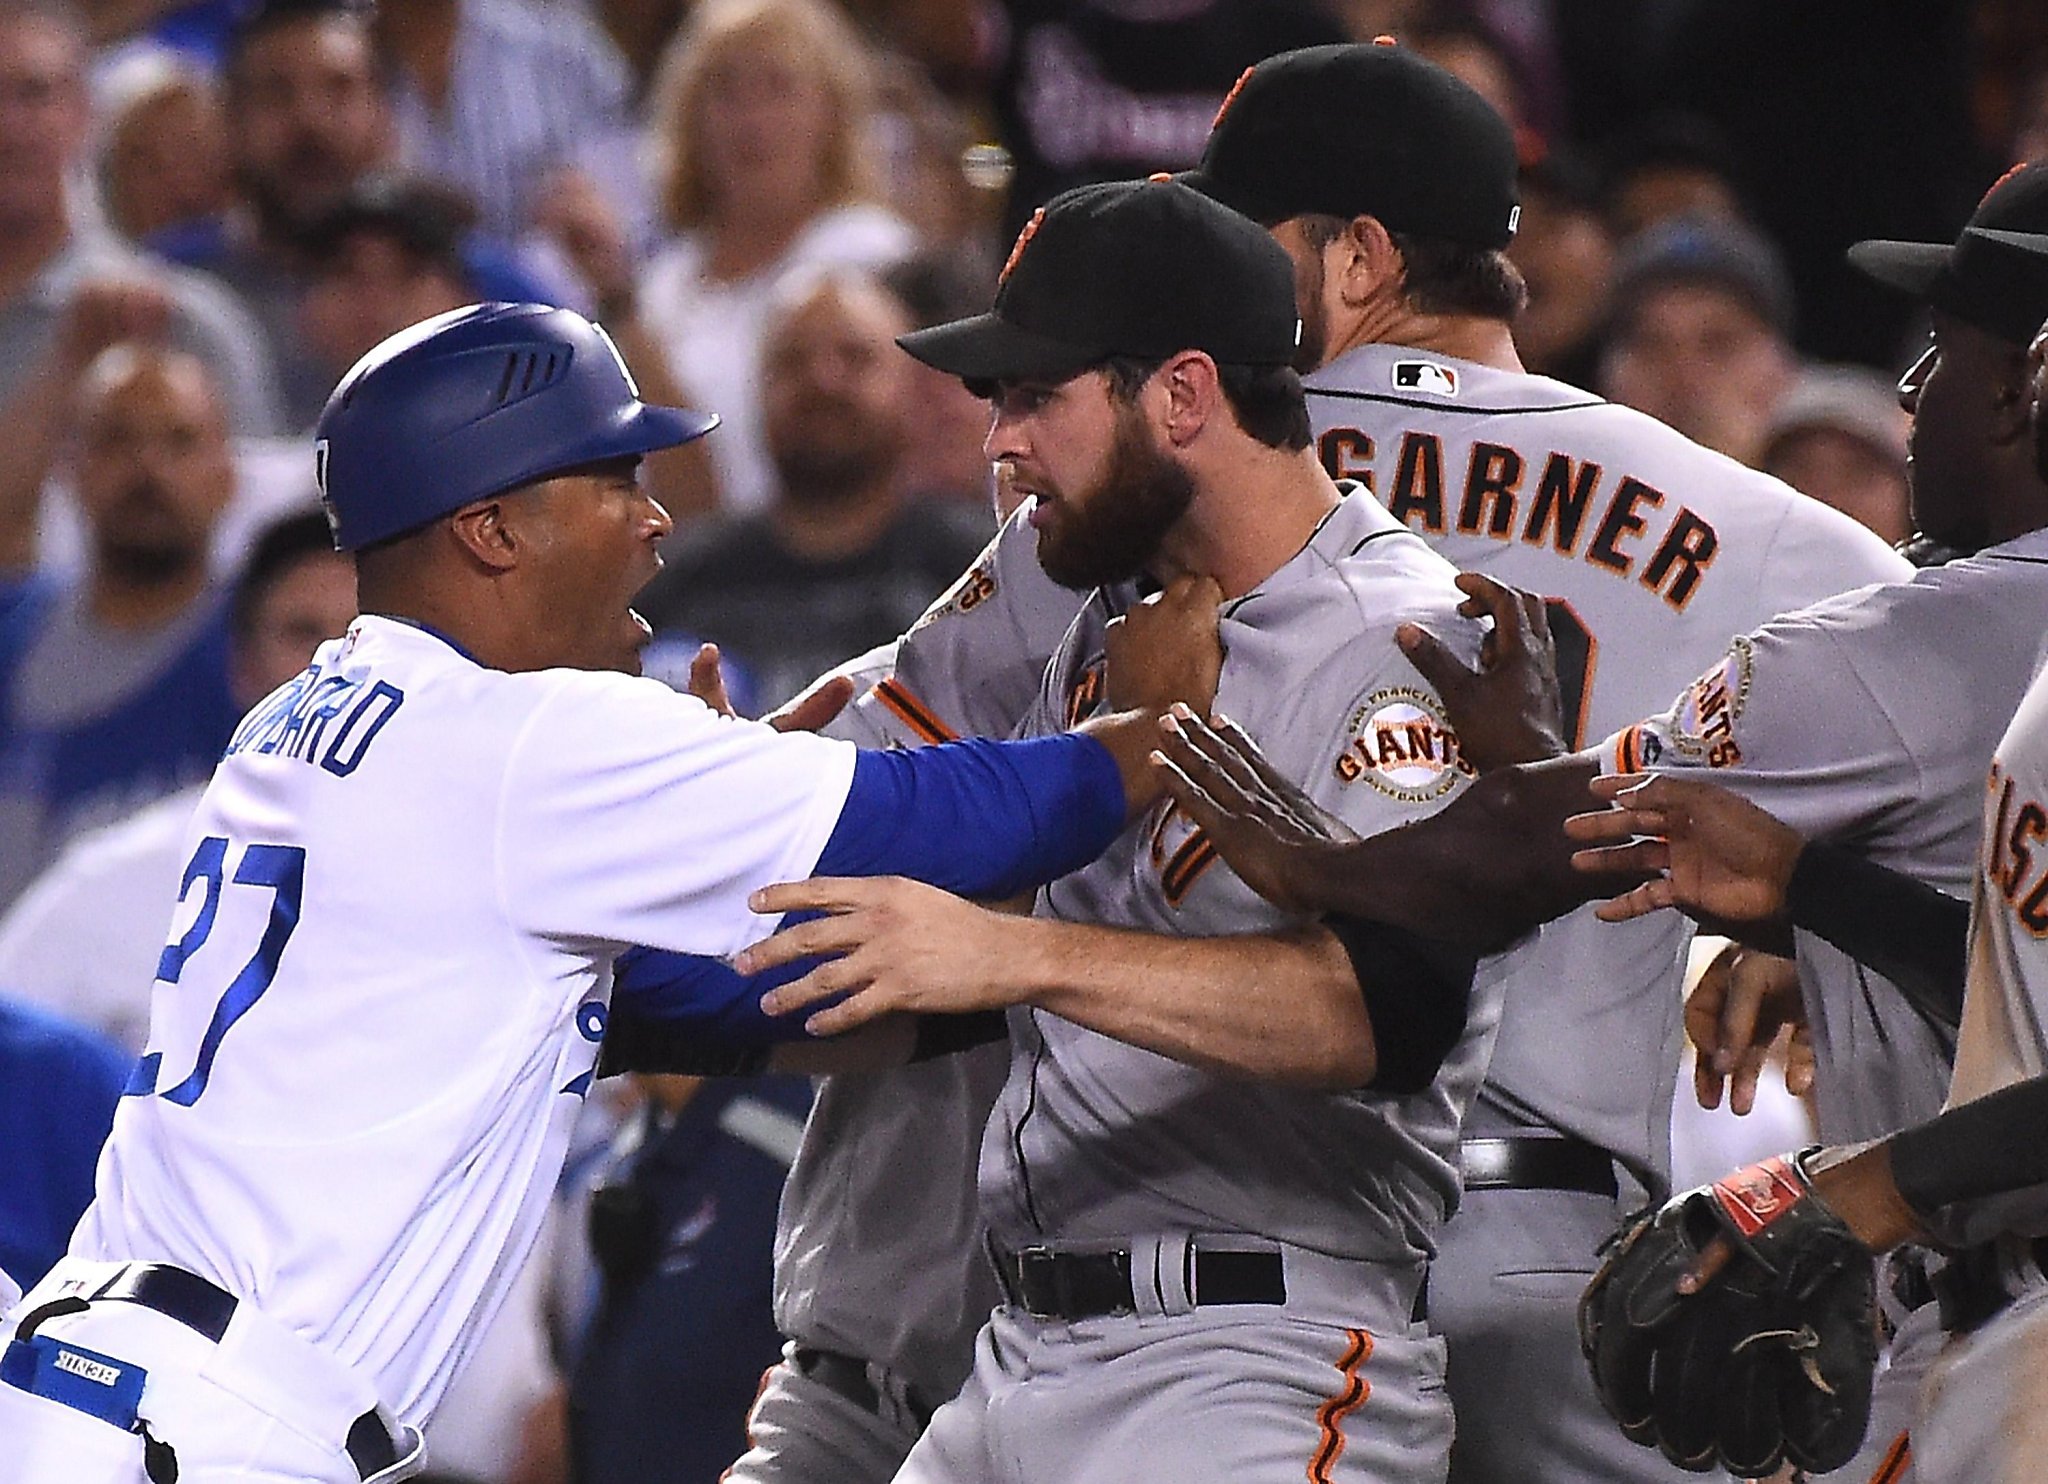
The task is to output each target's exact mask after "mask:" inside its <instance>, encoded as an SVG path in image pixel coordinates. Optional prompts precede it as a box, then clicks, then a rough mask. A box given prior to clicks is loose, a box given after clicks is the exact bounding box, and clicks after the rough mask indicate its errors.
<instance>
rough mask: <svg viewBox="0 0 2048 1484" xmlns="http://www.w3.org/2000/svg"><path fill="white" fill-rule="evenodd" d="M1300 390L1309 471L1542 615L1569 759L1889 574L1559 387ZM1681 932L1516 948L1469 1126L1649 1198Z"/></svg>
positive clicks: (1402, 354) (1837, 519)
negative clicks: (1524, 1129)
mask: <svg viewBox="0 0 2048 1484" xmlns="http://www.w3.org/2000/svg"><path fill="white" fill-rule="evenodd" d="M1307 386H1308V392H1309V399H1308V400H1309V415H1310V419H1311V421H1312V423H1313V424H1314V426H1315V428H1316V430H1317V434H1318V448H1319V451H1320V452H1321V454H1322V457H1323V461H1324V463H1325V465H1326V466H1327V467H1328V468H1329V469H1330V471H1331V472H1332V473H1333V474H1335V475H1338V476H1340V477H1351V478H1356V479H1359V480H1361V481H1363V482H1364V483H1365V484H1366V486H1367V487H1368V488H1369V489H1371V490H1372V492H1373V493H1374V494H1375V495H1376V496H1378V498H1379V499H1380V500H1381V502H1382V503H1384V504H1385V505H1386V507H1387V508H1388V510H1389V511H1390V512H1391V513H1392V514H1393V516H1394V517H1395V518H1396V519H1397V520H1399V521H1402V522H1403V523H1405V524H1406V525H1407V526H1408V527H1409V529H1411V530H1413V531H1414V532H1415V533H1416V534H1417V535H1419V536H1421V537H1422V538H1423V539H1424V540H1425V541H1427V542H1428V543H1429V544H1430V545H1431V546H1432V547H1434V548H1435V549H1436V550H1437V552H1438V553H1439V554H1440V555H1442V556H1443V557H1445V558H1446V559H1447V560H1448V561H1450V562H1451V563H1452V564H1453V565H1454V566H1456V567H1459V568H1460V569H1465V570H1472V571H1479V572H1484V573H1486V574H1487V575H1489V576H1491V577H1494V578H1497V579H1499V580H1500V581H1503V582H1508V583H1512V584H1514V585H1515V586H1517V587H1520V588H1524V589H1526V590H1528V591H1531V592H1535V593H1539V594H1542V595H1544V596H1545V597H1546V598H1547V599H1548V600H1549V602H1548V606H1549V610H1550V619H1551V632H1552V634H1553V635H1554V636H1555V638H1556V641H1557V657H1558V669H1559V680H1560V682H1561V685H1562V689H1563V693H1564V698H1565V702H1566V711H1567V721H1568V724H1569V731H1570V735H1569V738H1568V740H1569V741H1570V742H1571V743H1572V745H1574V746H1577V745H1581V744H1583V743H1585V742H1587V741H1589V740H1597V739H1599V738H1601V737H1604V736H1606V735H1608V733H1610V732H1612V731H1613V730H1614V729H1615V728H1617V727H1620V726H1624V725H1626V724H1627V723H1629V722H1631V721H1634V720H1636V719H1637V718H1639V717H1641V716H1643V715H1645V714H1647V713H1649V712H1651V711H1653V710H1655V709H1657V708H1658V707H1661V706H1663V705H1664V704H1666V702H1667V701H1668V700H1669V698H1670V696H1671V695H1672V693H1673V692H1674V690H1676V689H1677V688H1678V687H1681V686H1683V685H1684V684H1686V682H1687V681H1688V680H1690V679H1691V678H1692V677H1693V676H1695V675H1697V674H1698V673H1699V671H1700V670H1701V668H1702V667H1703V666H1705V665H1706V664H1708V663H1710V662H1711V660H1712V658H1713V657H1714V656H1715V655H1717V654H1719V653H1721V652H1722V650H1723V649H1725V648H1726V645H1727V641H1728V637H1729V636H1730V635H1731V634H1735V633H1739V632H1741V631H1743V630H1744V629H1748V628H1753V627H1754V626H1756V625H1757V624H1759V623H1761V622H1763V621H1764V620H1765V619H1766V618H1769V617H1770V616H1772V615H1773V614H1776V613H1778V612H1780V611H1782V610H1784V609H1786V608H1790V607H1796V606H1799V605H1800V604H1803V603H1808V602H1812V601H1813V600H1815V599H1817V598H1822V597H1826V596H1830V595H1832V594H1834V593H1838V592H1841V591H1843V590H1845V589H1848V588H1852V587H1857V586H1860V585H1862V584H1864V583H1868V582H1875V581H1881V580H1887V579H1891V578H1896V577H1902V576H1904V575H1906V574H1907V573H1908V572H1909V571H1910V569H1909V568H1908V567H1907V565H1906V563H1905V562H1904V561H1903V560H1902V559H1900V558H1899V557H1897V556H1895V555H1894V554H1893V553H1892V552H1890V551H1889V550H1887V549H1886V548H1885V546H1884V544H1883V543H1882V542H1881V541H1879V540H1878V539H1877V537H1875V536H1873V535H1872V534H1870V533H1869V532H1868V531H1866V530H1864V529H1863V528H1862V527H1861V526H1858V525H1856V524H1855V523H1854V522H1853V521H1850V520H1849V519H1848V518H1847V517H1845V516H1842V515H1840V514H1838V513H1837V512H1836V511H1834V510H1831V509H1829V508H1827V507H1826V506H1823V505H1821V504H1819V503H1818V502H1816V501H1812V500H1809V499H1807V498H1805V497H1804V496H1802V495H1800V494H1798V493H1797V492H1796V491H1794V490H1792V489H1790V488H1788V487H1787V486H1785V485H1783V484H1781V483H1779V482H1778V481H1777V480H1775V479H1771V478H1769V477H1768V476H1765V475H1762V474H1759V473H1757V472H1756V471H1754V470H1751V469H1747V468H1745V467H1743V466H1742V465H1740V464H1738V463H1736V462H1734V461H1733V460H1732V459H1728V458H1726V457H1724V456H1722V455H1720V454H1717V453H1714V452H1712V451H1711V450H1708V449H1705V448H1702V447H1700V446H1699V445H1698V444H1695V443H1693V442H1691V441H1690V440H1688V439H1686V438H1684V437H1683V436H1681V435H1680V434H1678V433H1676V432H1674V431H1673V430H1672V429H1670V428H1669V427H1666V426H1665V425H1664V424H1662V423H1660V422H1658V421H1656V420H1655V419H1653V418H1650V417H1647V416H1645V415H1643V414H1642V413H1639V412H1636V411H1633V410H1631V409H1629V408H1626V407H1620V406H1617V405H1614V404H1612V403H1609V402H1605V401H1602V400H1601V399H1600V398H1598V397H1595V396H1593V395H1591V394H1590V393H1587V392H1582V391H1579V390H1578V389H1576V388H1574V387H1570V386H1566V385H1565V384H1564V383H1562V382H1557V381H1552V380H1549V379H1547V378H1544V377H1538V376H1528V375H1523V374H1521V373H1517V372H1508V371H1501V370H1496V369H1494V368H1492V367H1487V366H1481V365H1475V364H1473V363H1471V362H1468V361H1460V360H1454V359H1451V358H1448V357H1445V356H1440V355H1436V354H1433V353H1430V352H1423V351H1417V350H1411V349H1407V348H1404V347H1400V346H1391V345H1371V346H1363V347H1360V348H1358V349H1356V350H1353V351H1350V352H1348V353H1346V354H1345V355H1343V356H1340V357H1338V358H1337V359H1336V360H1335V361H1332V362H1331V363H1330V364H1329V365H1328V366H1325V367H1324V368H1323V369H1322V370H1320V371H1318V372H1316V373H1315V374H1314V375H1312V376H1310V377H1309V378H1308V379H1307ZM1688 936H1689V930H1688V929H1687V928H1686V927H1685V925H1684V924H1683V923H1682V922H1679V921H1677V920H1675V914H1663V915H1661V916H1660V917H1657V918H1652V919H1649V920H1647V921H1645V922H1642V923H1634V924H1628V925H1626V926H1622V927H1616V926H1611V925H1608V924H1603V923H1600V922H1598V921H1596V920H1595V919H1594V918H1593V916H1592V913H1591V909H1590V908H1586V909H1582V910H1581V911H1579V912H1576V913H1573V914H1571V915H1569V916H1567V917H1564V918H1561V919H1559V920H1558V921H1556V922H1552V923H1549V924H1547V925H1545V927H1544V928H1543V929H1542V930H1541V931H1540V932H1539V933H1538V934H1537V935H1535V937H1534V938H1532V939H1530V940H1526V941H1524V942H1523V943H1522V944H1520V945H1518V946H1517V947H1516V949H1515V950H1514V951H1513V952H1512V953H1510V954H1509V955H1508V956H1507V959H1506V963H1507V974H1508V979H1507V986H1508V987H1507V992H1506V1002H1505V1004H1504V1006H1503V1009H1502V1014H1501V1030H1500V1037H1499V1040H1498V1042H1497V1044H1496V1046H1495V1048H1494V1055H1493V1063H1492V1066H1491V1068H1490V1069H1489V1071H1488V1073H1487V1080H1486V1086H1485V1087H1484V1089H1483V1090H1482V1091H1481V1094H1480V1106H1479V1107H1478V1108H1476V1109H1475V1110H1474V1115H1473V1121H1474V1124H1475V1126H1477V1127H1482V1128H1508V1129H1511V1128H1514V1127H1518V1126H1523V1125H1527V1124H1532V1123H1533V1124H1537V1125H1543V1126H1548V1127H1551V1128H1555V1129H1560V1130H1563V1131H1566V1132H1569V1133H1572V1134H1576V1135H1578V1136H1579V1137H1581V1138H1584V1139H1586V1140H1588V1141H1589V1142H1591V1143H1594V1144H1597V1145H1599V1146H1600V1147H1601V1148H1604V1149H1608V1150H1611V1151H1613V1152H1614V1153H1615V1154H1617V1155H1619V1156H1621V1158H1622V1159H1623V1160H1624V1161H1625V1162H1626V1163H1627V1165H1628V1166H1629V1167H1630V1169H1631V1170H1632V1171H1633V1172H1634V1173H1635V1174H1636V1176H1637V1178H1638V1179H1639V1180H1642V1181H1643V1182H1644V1183H1646V1184H1648V1185H1649V1186H1650V1187H1651V1188H1652V1189H1656V1188H1658V1187H1660V1186H1661V1185H1662V1184H1663V1183H1664V1180H1665V1177H1666V1170H1667V1167H1668V1163H1669V1150H1668V1139H1669V1118H1668V1113H1669V1108H1670V1100H1671V1091H1672V1083H1673V1080H1674V1078H1675V1077H1676V1066H1677V1060H1676V1058H1677V1039H1676V1038H1677V1035H1678V991H1677V982H1678V973H1679V969H1680V963H1681V955H1682V954H1683V951H1684V944H1685V941H1686V939H1687V937H1688ZM1592 1046H1597V1047H1599V1048H1600V1055H1599V1075H1598V1076H1589V1075H1588V1068H1587V1065H1586V1049H1587V1048H1588V1047H1592Z"/></svg>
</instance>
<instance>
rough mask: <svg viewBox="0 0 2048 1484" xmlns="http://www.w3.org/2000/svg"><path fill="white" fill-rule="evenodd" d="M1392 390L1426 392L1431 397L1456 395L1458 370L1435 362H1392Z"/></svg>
mask: <svg viewBox="0 0 2048 1484" xmlns="http://www.w3.org/2000/svg"><path fill="white" fill-rule="evenodd" d="M1394 390H1395V391H1397V392H1427V393H1429V394H1430V395H1431V396H1433V397H1455V396H1457V395H1458V368H1457V367H1455V366H1446V365H1443V364H1441V363H1439V362H1437V361H1396V362H1394Z"/></svg>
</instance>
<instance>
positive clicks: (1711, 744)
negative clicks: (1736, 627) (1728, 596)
mask: <svg viewBox="0 0 2048 1484" xmlns="http://www.w3.org/2000/svg"><path fill="white" fill-rule="evenodd" d="M1754 655H1755V651H1754V648H1753V647H1752V646H1751V644H1750V642H1749V640H1748V639H1746V638H1743V639H1737V640H1736V641H1735V642H1734V643H1733V644H1732V645H1730V646H1729V648H1728V654H1727V656H1726V657H1725V658H1724V659H1723V660H1722V661H1721V663H1720V664H1718V665H1716V666H1715V667H1714V668H1713V669H1711V670H1709V671H1707V673H1706V674H1704V675H1702V676H1701V677H1700V678H1699V679H1697V680H1695V681H1694V682H1693V683H1692V685H1691V686H1690V687H1688V688H1687V690H1686V693H1685V695H1684V697H1683V698H1682V699H1680V701H1679V703H1678V711H1677V713H1676V714H1675V715H1674V716H1673V717H1672V718H1671V735H1670V737H1669V739H1668V740H1669V742H1670V745H1671V750H1672V751H1673V752H1675V753H1677V754H1678V755H1679V756H1680V757H1682V758H1684V759H1685V760H1686V761H1687V762H1689V763H1691V764H1693V765H1694V766H1696V767H1697V766H1699V765H1700V764H1702V763H1704V764H1705V765H1706V766H1707V767H1709V768H1732V767H1734V766H1735V765H1736V764H1738V763H1740V762H1741V761H1742V748H1741V745H1740V744H1739V743H1738V742H1737V741H1736V737H1735V724H1736V722H1738V721H1740V720H1741V719H1742V711H1743V708H1744V707H1745V706H1747V705H1748V704H1749V684H1750V672H1751V667H1752V664H1753V660H1754Z"/></svg>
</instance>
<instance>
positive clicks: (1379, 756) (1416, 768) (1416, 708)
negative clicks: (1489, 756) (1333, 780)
mask: <svg viewBox="0 0 2048 1484" xmlns="http://www.w3.org/2000/svg"><path fill="white" fill-rule="evenodd" d="M1344 734H1345V736H1346V738H1347V739H1348V740H1347V741H1346V742H1345V744H1344V750H1343V751H1342V752H1340V753H1338V754H1337V761H1336V765H1335V770H1336V774H1337V777H1338V779H1339V780H1340V781H1342V782H1344V783H1368V784H1370V785H1372V787H1374V788H1376V789H1378V790H1379V791H1380V792H1381V793H1383V794H1386V795H1387V796H1388V797H1389V798H1395V799H1400V800H1403V801H1404V802H1407V803H1411V804H1420V803H1426V802H1427V801H1429V800H1431V799H1440V798H1442V797H1443V796H1444V795H1445V794H1447V793H1449V792H1450V791H1451V790H1452V789H1453V788H1455V787H1457V784H1458V780H1459V778H1460V777H1466V776H1470V775H1471V773H1472V771H1473V770H1472V767H1471V765H1470V764H1469V763H1467V762H1466V761H1465V759H1464V757H1463V756H1462V755H1461V754H1460V753H1459V751H1458V738H1457V734H1456V733H1454V732H1453V731H1452V730H1451V727H1450V721H1449V719H1448V718H1447V717H1446V716H1445V715H1444V708H1443V704H1442V703H1441V702H1440V701H1438V700H1437V698H1436V697H1435V696H1433V695H1431V694H1430V693H1429V692H1428V691H1424V690H1417V689H1415V688H1414V687H1413V686H1406V685H1403V686H1395V687H1393V688H1391V689H1388V690H1381V691H1374V692H1373V693H1372V694H1371V695H1369V696H1367V697H1366V698H1365V699H1364V700H1363V701H1361V702H1359V704H1358V708H1357V709H1356V710H1355V711H1353V712H1352V713H1351V720H1350V722H1349V723H1348V724H1347V725H1346V726H1345V728H1344Z"/></svg>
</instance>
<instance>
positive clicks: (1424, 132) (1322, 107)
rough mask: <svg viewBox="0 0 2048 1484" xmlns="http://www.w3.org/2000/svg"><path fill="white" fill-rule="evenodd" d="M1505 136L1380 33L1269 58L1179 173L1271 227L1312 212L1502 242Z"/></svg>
mask: <svg viewBox="0 0 2048 1484" xmlns="http://www.w3.org/2000/svg"><path fill="white" fill-rule="evenodd" d="M1516 168H1517V160H1516V152H1515V134H1514V130H1513V129H1511V128H1510V127H1509V126H1508V122H1507V120H1506V119H1504V118H1502V117H1501V116H1500V114H1499V113H1498V112H1496V111H1495V109H1494V107H1493V105H1492V104H1491V103H1488V102H1487V101H1486V100H1485V99H1484V98H1482V97H1480V96H1479V94H1478V93H1476V92H1474V91H1473V90H1472V89H1471V88H1470V87H1468V86H1466V85H1465V84H1464V83H1463V82H1460V81H1459V80H1458V79H1457V78H1456V77H1454V76H1452V75H1451V74H1450V73H1449V72H1447V71H1445V70H1444V69H1443V68H1441V67H1439V66H1437V65H1436V64H1435V63H1434V62H1427V61H1424V60H1423V59H1422V58H1421V57H1418V56H1416V55H1415V54H1414V53H1413V52H1411V51H1407V50H1405V49H1404V48H1402V47H1399V46H1395V45H1394V44H1393V43H1392V41H1391V40H1390V39H1386V38H1382V39H1381V40H1380V41H1377V42H1374V43H1372V44H1370V45H1365V44H1358V45H1347V46H1311V47H1305V48H1303V49H1302V50H1300V51H1292V52H1282V53H1281V54H1280V55H1278V56H1276V57H1268V58H1267V59H1266V60H1265V61H1263V62H1260V63H1259V64H1258V65H1257V66H1255V67H1253V68H1251V69H1250V70H1249V71H1247V72H1246V73H1245V74H1244V76H1243V77H1241V78H1239V79H1238V81H1237V86H1236V87H1235V88H1233V89H1232V90H1231V93H1230V96H1229V97H1227V98H1225V99H1224V100H1223V107H1222V108H1221V109H1219V110H1218V111H1217V114H1216V122H1215V124H1213V125H1212V126H1211V127H1210V130H1209V143H1208V147H1207V148H1206V149H1204V150H1203V152H1202V160H1201V163H1200V164H1199V165H1197V166H1196V167H1195V168H1194V169H1193V170H1190V171H1188V172H1186V173H1185V174H1183V175H1181V176H1180V177H1178V178H1179V179H1181V180H1183V181H1185V182H1187V184H1189V185H1191V186H1193V187H1194V188H1195V189H1196V190H1198V191H1201V192H1202V193H1203V194H1204V195H1208V196H1213V197H1215V198H1216V199H1217V200H1218V201H1221V202H1222V203H1223V204H1224V205H1225V206H1229V207H1232V208H1233V209H1235V210H1237V211H1241V212H1243V213H1244V214H1245V215H1246V216H1248V217H1251V218H1252V219H1253V220H1254V221H1257V222H1261V223H1263V224H1265V225H1267V226H1271V225H1272V224H1273V223H1275V222H1281V221H1285V220H1286V219H1287V218H1289V217H1292V216H1302V215H1305V214H1308V213H1311V212H1314V213H1318V214H1322V215H1328V216H1341V217H1347V218H1348V217H1354V216H1372V217H1377V218H1378V219H1379V220H1380V222H1381V224H1382V225H1384V226H1385V227H1387V229H1388V230H1390V231H1394V232H1413V233H1417V234H1419V235H1423V236H1429V237H1441V238H1446V239H1448V240H1450V241H1452V242H1463V243H1467V244H1469V245H1471V246H1474V247H1494V248H1498V247H1506V246H1507V245H1508V241H1509V239H1511V238H1512V237H1513V236H1514V235H1515V226H1516V223H1517V220H1518V218H1519V217H1520V214H1521V207H1520V204H1519V198H1518V197H1517V195H1516V190H1515V182H1516Z"/></svg>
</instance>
